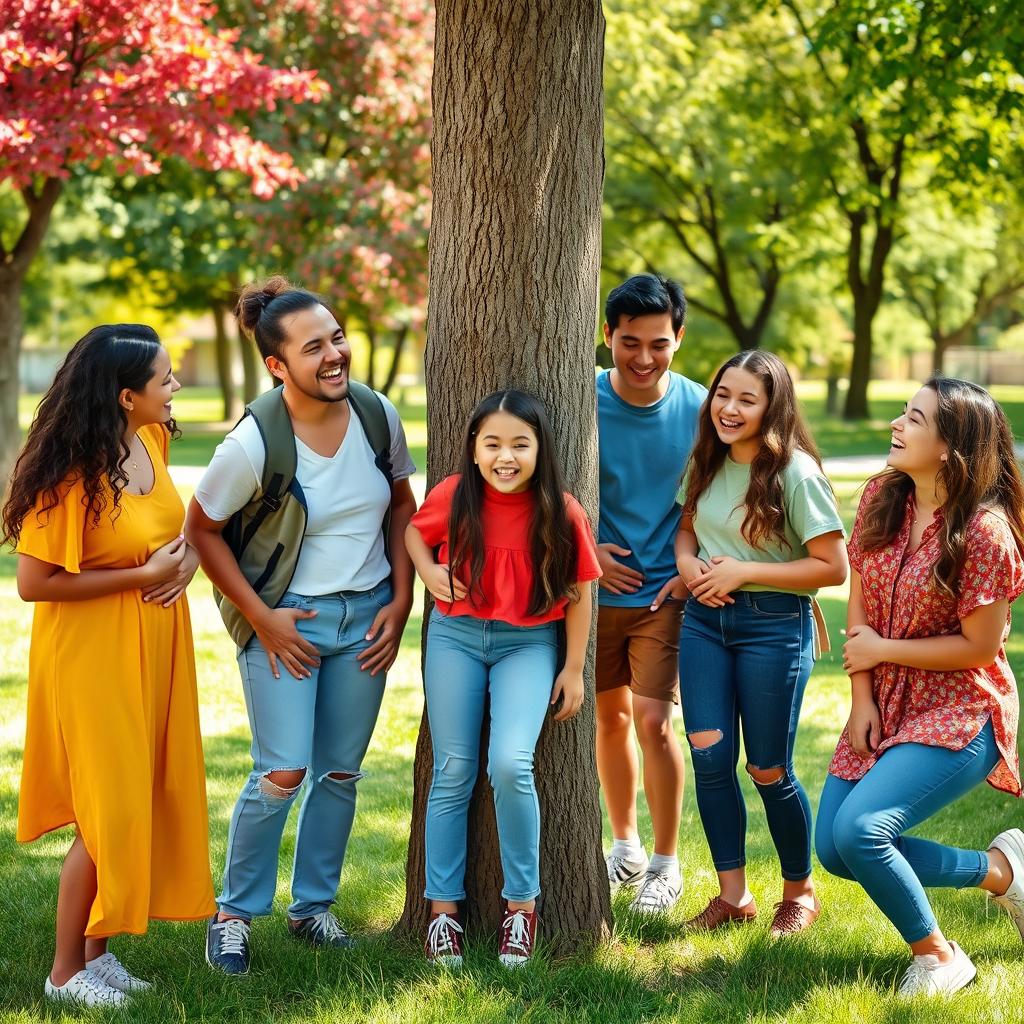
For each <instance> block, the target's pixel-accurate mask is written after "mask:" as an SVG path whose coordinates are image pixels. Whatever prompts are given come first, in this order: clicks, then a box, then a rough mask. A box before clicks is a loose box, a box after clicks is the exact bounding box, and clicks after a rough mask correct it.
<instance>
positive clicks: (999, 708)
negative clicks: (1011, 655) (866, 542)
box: [829, 480, 1024, 796]
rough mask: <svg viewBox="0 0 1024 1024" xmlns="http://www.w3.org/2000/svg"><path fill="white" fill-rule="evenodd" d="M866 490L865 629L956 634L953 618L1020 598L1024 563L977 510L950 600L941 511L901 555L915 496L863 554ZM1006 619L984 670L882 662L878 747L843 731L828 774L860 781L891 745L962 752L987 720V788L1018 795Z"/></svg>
mask: <svg viewBox="0 0 1024 1024" xmlns="http://www.w3.org/2000/svg"><path fill="white" fill-rule="evenodd" d="M880 486H881V485H880V482H879V481H878V480H872V481H870V482H869V483H868V485H867V487H866V488H865V489H864V495H863V497H862V498H861V502H860V507H859V508H858V510H857V519H856V522H855V523H854V527H853V535H852V536H851V538H850V545H849V547H850V564H851V565H852V566H853V567H854V568H855V569H856V570H857V571H858V572H859V573H860V575H861V588H862V591H863V596H864V611H865V614H866V616H867V621H868V625H869V626H871V628H872V629H874V630H875V631H876V632H877V633H878V634H879V636H883V637H887V638H895V639H913V638H916V637H926V636H947V635H950V634H953V633H959V632H960V620H961V619H964V618H966V617H967V616H968V615H970V613H971V612H973V611H975V610H976V609H977V608H980V607H981V606H983V605H986V604H992V603H994V602H995V601H1000V600H1007V601H1013V600H1014V599H1015V598H1016V597H1018V596H1019V595H1020V593H1021V592H1022V591H1024V559H1022V558H1021V555H1020V552H1019V551H1018V550H1017V544H1016V542H1015V540H1014V537H1013V533H1012V532H1011V530H1010V528H1009V525H1008V524H1007V522H1006V520H1005V518H1004V517H1003V516H1002V515H1000V514H999V512H998V511H991V510H986V509H980V510H979V511H978V512H976V513H975V515H974V518H973V519H972V520H971V523H970V525H969V527H968V530H967V556H966V560H965V562H964V567H963V570H962V571H961V573H960V596H959V598H958V599H954V598H953V597H951V596H950V595H949V594H947V593H946V592H945V591H943V590H940V588H939V587H938V586H937V584H936V583H935V580H934V578H933V577H932V571H931V570H932V566H933V565H935V563H936V562H937V561H938V560H939V557H940V553H941V552H940V538H939V534H940V530H941V527H942V512H941V510H939V511H937V512H936V513H935V518H934V520H933V521H932V522H931V523H930V524H929V525H928V526H927V527H926V528H925V531H924V536H923V537H922V540H921V544H920V546H919V547H918V549H917V550H916V551H914V552H912V553H910V554H907V544H908V541H909V540H910V528H911V524H912V522H913V507H914V504H913V496H911V497H910V498H908V500H907V510H906V514H905V515H904V518H903V525H902V526H901V527H900V531H899V533H898V534H897V535H896V537H895V539H894V540H893V542H892V543H891V544H890V545H888V546H887V547H884V548H880V549H878V550H876V551H864V550H862V548H861V546H860V534H861V524H862V519H863V513H864V510H865V509H866V508H867V505H868V503H869V502H870V500H871V498H872V497H873V496H874V495H875V494H876V493H877V491H878V488H879V487H880ZM1009 629H1010V616H1009V613H1007V621H1006V630H1005V632H1004V633H1003V643H1002V645H1000V648H999V654H998V655H997V656H996V660H995V661H994V662H993V663H992V664H991V665H988V666H987V667H985V668H978V669H962V670H953V671H948V672H938V671H930V670H925V669H919V668H907V667H906V666H904V665H893V664H891V663H890V662H882V663H881V664H880V665H878V666H876V667H875V669H874V670H873V675H874V680H873V689H874V695H875V701H876V703H877V704H878V710H879V714H880V716H881V719H882V742H881V743H879V745H878V748H877V749H876V750H875V751H874V753H872V754H871V755H869V756H868V757H861V756H860V754H858V753H857V752H856V751H855V750H854V749H853V748H852V747H851V746H850V742H849V740H848V739H847V735H846V732H845V730H844V732H843V735H842V736H841V737H840V739H839V745H838V747H837V748H836V752H835V756H834V757H833V758H832V763H831V764H830V765H829V772H830V773H831V774H832V775H836V776H838V777H839V778H840V779H850V780H855V779H859V778H861V777H863V775H864V774H865V773H866V772H867V771H868V769H869V768H870V767H871V766H872V765H873V764H874V763H875V761H876V760H877V759H878V757H879V756H880V755H881V754H882V753H883V752H884V751H886V750H888V749H889V748H890V747H892V746H894V745H895V744H897V743H924V744H927V745H928V746H933V747H945V748H946V749H947V750H963V748H964V747H966V746H967V744H968V743H970V742H971V740H973V739H974V737H975V736H977V735H978V733H979V732H980V731H981V730H982V728H984V725H985V722H986V721H987V720H988V719H990V718H991V719H992V728H993V731H994V732H995V739H996V744H997V745H998V747H999V752H1000V753H1001V754H1002V758H1001V759H1000V761H999V762H998V763H997V764H996V766H995V767H994V768H993V769H992V772H991V774H990V775H989V777H988V781H989V783H990V784H991V785H992V786H994V787H995V788H996V789H1002V790H1005V791H1006V792H1008V793H1013V794H1014V795H1015V796H1020V795H1021V781H1020V771H1019V768H1018V764H1017V719H1018V715H1019V702H1018V698H1017V684H1016V682H1015V681H1014V678H1013V673H1012V672H1011V671H1010V665H1009V663H1008V661H1007V660H1006V647H1005V644H1006V637H1007V636H1008V635H1009Z"/></svg>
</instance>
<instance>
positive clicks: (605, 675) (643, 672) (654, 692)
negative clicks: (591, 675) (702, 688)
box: [594, 601, 683, 704]
mask: <svg viewBox="0 0 1024 1024" xmlns="http://www.w3.org/2000/svg"><path fill="white" fill-rule="evenodd" d="M682 624H683V602H682V601H666V602H665V603H664V604H663V605H662V606H661V607H660V608H659V609H658V610H657V611H656V612H652V611H651V609H650V608H647V607H643V608H613V607H610V606H608V605H605V606H603V607H601V608H599V609H598V612H597V657H596V659H595V662H594V667H595V674H596V676H597V692H598V693H602V692H604V691H605V690H614V689H616V688H618V687H620V686H628V687H629V688H630V689H631V690H632V691H633V693H638V694H640V696H641V697H651V698H653V699H654V700H665V701H671V702H672V703H673V704H678V703H679V630H680V629H681V628H682Z"/></svg>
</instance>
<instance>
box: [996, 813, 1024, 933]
mask: <svg viewBox="0 0 1024 1024" xmlns="http://www.w3.org/2000/svg"><path fill="white" fill-rule="evenodd" d="M988 848H989V849H990V850H998V851H999V852H1000V853H1001V854H1003V856H1004V857H1006V859H1007V860H1008V861H1009V862H1010V868H1011V869H1012V870H1013V880H1012V881H1011V882H1010V887H1009V888H1008V889H1007V890H1006V892H1004V893H1003V895H1002V896H993V895H992V894H991V893H990V894H989V899H991V900H992V901H993V902H994V903H998V904H999V906H1001V907H1002V908H1003V909H1004V910H1005V911H1006V912H1007V913H1008V914H1009V915H1010V918H1011V920H1012V921H1013V923H1014V924H1015V925H1016V926H1017V931H1019V932H1020V937H1021V939H1024V832H1022V831H1021V830H1020V829H1019V828H1008V829H1007V830H1006V831H1005V832H1000V833H999V835H997V836H996V837H995V839H993V840H992V842H991V843H989V847H988Z"/></svg>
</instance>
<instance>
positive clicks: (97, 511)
mask: <svg viewBox="0 0 1024 1024" xmlns="http://www.w3.org/2000/svg"><path fill="white" fill-rule="evenodd" d="M159 351H160V339H159V338H158V337H157V333H156V331H154V330H153V328H152V327H147V326H146V325H145V324H104V325H102V326H100V327H94V328H93V329H92V330H91V331H89V333H88V334H86V335H85V337H84V338H81V339H80V340H79V341H77V342H75V344H74V346H72V348H71V351H70V352H68V354H67V356H66V358H65V359H64V362H63V363H62V364H61V367H60V369H59V370H58V371H57V374H56V376H55V377H54V378H53V383H52V384H51V385H50V388H49V390H48V391H47V392H46V394H45V395H43V399H42V401H41V402H40V403H39V408H38V409H37V410H36V415H35V418H34V419H33V421H32V426H31V427H30V428H29V431H28V437H27V438H26V439H25V447H24V448H23V449H22V451H21V455H19V456H18V461H17V462H16V463H15V464H14V471H13V472H12V473H11V482H10V487H9V488H8V492H7V501H6V503H5V504H4V508H3V514H2V518H3V527H2V529H3V538H2V540H0V543H7V544H17V543H18V538H19V537H20V536H21V524H22V523H23V522H24V521H25V517H26V516H27V515H28V514H29V513H30V512H31V511H32V509H33V508H34V507H35V505H36V503H37V501H38V500H39V498H40V497H42V504H41V507H40V509H39V511H40V512H47V511H49V510H50V509H52V508H54V507H56V506H57V505H58V504H59V502H60V499H61V488H62V487H63V486H64V485H66V484H67V483H68V481H69V480H71V479H74V478H76V477H78V478H80V479H81V480H82V484H83V486H84V488H85V500H86V510H87V515H89V516H91V518H92V521H93V523H94V524H96V523H98V522H99V521H100V516H101V515H102V514H103V512H104V510H105V509H106V508H107V507H108V504H109V507H110V514H111V516H112V517H116V516H117V514H118V511H119V506H120V502H121V492H122V491H123V490H124V487H125V484H127V483H128V474H127V473H125V471H124V463H125V459H127V458H128V445H126V444H125V442H124V432H125V430H126V429H127V428H128V417H127V415H126V414H125V411H124V409H123V408H122V407H121V403H120V401H119V400H118V399H119V396H120V394H121V392H122V391H123V390H124V389H125V388H128V389H129V390H130V391H142V390H143V389H144V388H145V387H146V385H147V384H148V383H149V380H150V378H151V377H152V376H153V373H154V372H155V371H154V361H155V360H156V356H157V353H158V352H159ZM166 428H167V430H168V431H169V432H170V434H171V436H172V437H178V436H179V431H178V428H177V425H176V424H175V422H174V420H173V419H172V420H169V421H168V422H167V424H166Z"/></svg>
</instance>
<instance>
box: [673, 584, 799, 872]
mask: <svg viewBox="0 0 1024 1024" xmlns="http://www.w3.org/2000/svg"><path fill="white" fill-rule="evenodd" d="M730 596H731V597H732V598H733V600H734V601H735V604H731V605H726V606H725V607H724V608H708V607H707V606H706V605H703V604H701V603H700V602H699V601H697V600H695V599H694V598H692V597H691V598H690V599H689V600H688V601H687V602H686V613H685V616H684V618H683V630H682V633H681V634H680V638H679V686H680V698H681V703H682V708H683V721H684V723H685V726H686V734H687V737H688V738H689V739H690V751H691V754H692V757H693V778H694V784H695V789H696V791H697V808H698V810H699V811H700V820H701V823H702V824H703V826H704V834H705V835H706V836H707V840H708V846H709V847H710V848H711V857H712V859H713V860H714V863H715V870H716V871H731V870H733V869H735V868H741V867H743V866H744V864H746V851H745V843H746V831H747V808H746V804H745V803H744V801H743V793H742V791H741V790H740V783H739V778H738V777H737V774H736V765H737V762H738V760H739V749H740V725H741V724H742V727H743V745H744V747H745V748H746V753H747V767H748V770H749V769H751V768H752V769H754V770H759V769H781V770H782V774H781V777H780V778H779V779H778V780H777V781H774V782H769V783H759V782H757V781H756V779H755V780H754V781H755V785H756V786H757V791H758V793H759V794H760V796H761V801H762V802H763V804H764V810H765V815H766V817H767V819H768V829H769V831H770V832H771V835H772V840H773V842H774V843H775V849H776V851H777V852H778V854H779V860H780V862H781V865H782V877H783V878H786V879H790V880H793V881H798V880H800V879H803V878H807V876H808V875H810V873H811V808H810V804H809V803H808V801H807V794H806V793H805V792H804V789H803V786H801V785H800V781H799V780H798V779H797V777H796V774H795V773H794V770H793V742H794V740H795V738H796V728H797V722H798V721H799V718H800V704H801V702H802V700H803V696H804V688H805V686H806V685H807V678H808V676H809V675H810V674H811V668H812V666H813V663H814V653H813V649H814V626H813V622H812V615H811V602H810V599H809V598H806V597H798V596H797V595H796V594H787V593H781V592H775V591H772V592H753V591H747V590H738V591H736V592H735V593H733V594H732V595H730ZM701 732H715V733H717V734H720V735H719V738H717V739H716V741H715V742H713V743H712V744H711V745H710V746H706V747H697V746H694V744H693V740H692V736H693V735H694V734H695V733H701Z"/></svg>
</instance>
